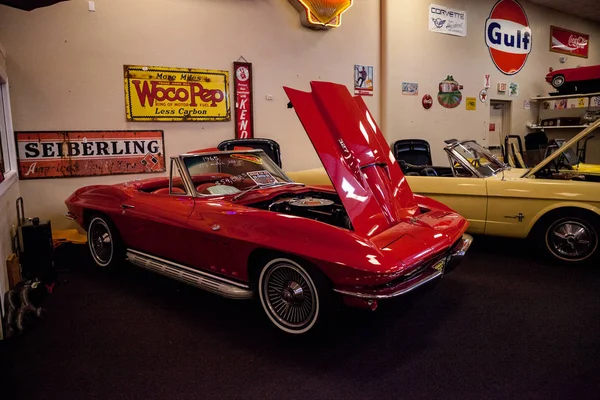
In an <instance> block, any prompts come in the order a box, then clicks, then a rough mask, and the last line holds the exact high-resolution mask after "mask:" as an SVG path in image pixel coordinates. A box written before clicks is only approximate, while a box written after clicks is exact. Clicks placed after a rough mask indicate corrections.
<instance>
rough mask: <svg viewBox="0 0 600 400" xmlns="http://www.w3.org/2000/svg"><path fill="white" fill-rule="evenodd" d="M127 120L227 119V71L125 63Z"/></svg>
mask: <svg viewBox="0 0 600 400" xmlns="http://www.w3.org/2000/svg"><path fill="white" fill-rule="evenodd" d="M123 69H124V78H125V107H126V113H127V119H128V120H130V121H229V120H230V119H231V114H230V109H229V72H228V71H213V70H205V69H189V68H167V67H145V66H139V65H125V66H124V68H123Z"/></svg>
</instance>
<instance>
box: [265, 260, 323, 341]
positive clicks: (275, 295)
mask: <svg viewBox="0 0 600 400" xmlns="http://www.w3.org/2000/svg"><path fill="white" fill-rule="evenodd" d="M314 275H315V274H314V273H313V274H311V273H310V272H309V271H308V270H307V269H306V268H304V267H303V266H301V265H300V264H299V263H297V262H295V261H292V260H290V259H287V258H275V259H273V260H271V261H269V262H268V263H267V264H266V265H265V266H264V267H263V268H262V270H261V271H260V276H259V278H258V284H257V287H256V289H257V291H258V294H259V298H260V303H261V305H262V308H263V311H264V312H265V314H266V315H267V317H268V318H269V319H270V320H271V322H272V323H273V325H275V326H276V327H277V328H279V329H280V330H282V331H284V332H286V333H289V334H294V335H301V334H304V333H306V332H308V331H310V330H311V329H313V328H314V327H315V325H317V324H318V322H319V321H320V318H321V313H322V308H323V307H322V304H321V303H322V299H323V296H322V293H320V291H319V286H320V285H319V279H318V278H320V277H316V276H314Z"/></svg>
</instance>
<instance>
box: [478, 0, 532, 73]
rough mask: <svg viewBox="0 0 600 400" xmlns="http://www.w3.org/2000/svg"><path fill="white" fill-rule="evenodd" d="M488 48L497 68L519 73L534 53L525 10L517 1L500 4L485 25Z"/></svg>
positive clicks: (505, 0) (493, 9)
mask: <svg viewBox="0 0 600 400" xmlns="http://www.w3.org/2000/svg"><path fill="white" fill-rule="evenodd" d="M485 44H486V46H487V47H488V49H489V51H490V56H491V57H492V61H493V62H494V64H495V65H496V67H497V68H498V69H499V70H500V71H501V72H502V73H503V74H506V75H514V74H516V73H518V72H519V71H520V70H521V69H522V68H523V67H524V66H525V63H526V62H527V57H528V56H529V53H531V46H532V37H531V29H530V27H529V20H528V19H527V14H525V10H524V9H523V7H521V5H520V4H519V3H518V2H517V1H516V0H499V1H498V2H497V3H496V4H495V5H494V7H493V8H492V11H491V12H490V16H489V17H488V19H487V20H486V23H485Z"/></svg>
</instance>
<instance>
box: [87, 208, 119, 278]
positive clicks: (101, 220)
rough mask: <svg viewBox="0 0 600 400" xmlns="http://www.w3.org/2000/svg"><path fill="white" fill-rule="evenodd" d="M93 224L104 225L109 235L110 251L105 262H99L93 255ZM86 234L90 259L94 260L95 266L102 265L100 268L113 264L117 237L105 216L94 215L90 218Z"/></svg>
mask: <svg viewBox="0 0 600 400" xmlns="http://www.w3.org/2000/svg"><path fill="white" fill-rule="evenodd" d="M94 225H102V226H104V227H105V228H106V231H107V232H108V235H109V236H110V250H111V251H110V258H109V260H108V261H107V262H100V260H98V257H97V256H96V255H95V251H94V249H93V245H92V238H91V234H92V227H93V226H94ZM87 236H88V238H87V239H88V247H89V250H90V254H91V256H92V259H93V260H94V263H95V264H96V265H97V266H99V267H102V268H108V267H111V266H112V265H114V260H115V253H116V245H117V243H116V240H117V237H116V235H115V230H114V229H113V227H112V224H111V223H110V222H109V221H108V220H107V219H106V218H105V217H101V216H94V217H93V218H92V219H91V220H90V223H89V225H88V230H87Z"/></svg>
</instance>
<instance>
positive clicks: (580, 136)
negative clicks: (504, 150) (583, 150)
mask: <svg viewBox="0 0 600 400" xmlns="http://www.w3.org/2000/svg"><path fill="white" fill-rule="evenodd" d="M599 126H600V119H599V120H597V121H595V122H594V123H593V124H591V125H590V126H588V127H587V128H585V129H584V130H582V131H581V132H579V133H578V134H577V135H575V136H574V137H573V138H572V139H571V140H569V141H568V142H566V143H565V144H563V145H562V146H560V147H559V148H558V149H557V150H556V151H555V152H554V153H552V154H550V155H549V156H548V157H546V158H544V159H543V160H542V161H541V162H540V163H539V164H538V165H536V166H535V167H533V168H531V169H530V170H529V172H527V173H526V174H525V175H523V177H524V178H528V177H531V176H534V175H535V174H537V173H538V172H539V171H541V170H542V169H544V168H545V167H546V166H547V165H548V164H550V163H551V162H552V161H554V160H555V159H557V158H558V157H559V156H560V155H561V154H563V153H564V152H565V151H567V150H568V149H570V148H571V147H572V146H574V145H575V144H577V142H579V141H580V140H581V139H583V138H584V137H586V136H588V135H589V134H590V133H592V132H593V131H595V130H596V129H597V128H598V127H599Z"/></svg>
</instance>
